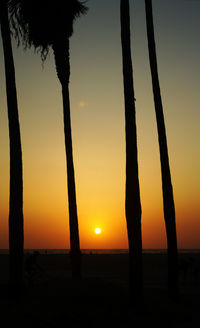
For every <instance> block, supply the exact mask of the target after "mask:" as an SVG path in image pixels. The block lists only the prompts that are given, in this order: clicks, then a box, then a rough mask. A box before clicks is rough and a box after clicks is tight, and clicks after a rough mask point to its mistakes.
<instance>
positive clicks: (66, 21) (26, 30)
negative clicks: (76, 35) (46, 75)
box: [9, 0, 87, 60]
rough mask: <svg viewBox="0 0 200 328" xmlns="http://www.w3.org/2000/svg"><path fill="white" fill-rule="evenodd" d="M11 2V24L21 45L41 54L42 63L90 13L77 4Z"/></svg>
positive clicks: (75, 0)
mask: <svg viewBox="0 0 200 328" xmlns="http://www.w3.org/2000/svg"><path fill="white" fill-rule="evenodd" d="M63 2H64V1H63V0H57V1H49V0H42V1H41V0H29V1H27V0H10V1H9V9H10V13H11V23H12V27H13V28H14V31H15V36H16V38H17V40H18V42H20V41H22V43H23V44H24V46H25V47H31V46H34V47H35V48H38V49H39V50H40V51H41V57H42V59H43V60H45V59H46V56H47V54H48V51H49V47H51V46H52V45H53V44H54V43H55V42H56V43H58V42H59V41H60V42H63V40H65V39H66V40H67V39H68V38H69V37H70V36H71V35H72V34H73V22H74V20H75V19H76V18H77V17H79V16H80V15H81V14H84V13H85V12H86V11H87V7H86V6H85V5H84V4H83V3H81V2H80V1H78V0H67V5H66V6H65V4H64V3H63Z"/></svg>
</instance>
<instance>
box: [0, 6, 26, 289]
mask: <svg viewBox="0 0 200 328" xmlns="http://www.w3.org/2000/svg"><path fill="white" fill-rule="evenodd" d="M0 24H1V35H2V40H3V52H4V62H5V76H6V93H7V108H8V123H9V140H10V200H9V254H10V284H11V286H12V287H19V286H20V285H21V283H22V281H23V251H24V232H23V176H22V149H21V137H20V125H19V117H18V104H17V91H16V83H15V68H14V61H13V53H12V45H11V37H10V26H9V20H8V8H7V0H1V2H0Z"/></svg>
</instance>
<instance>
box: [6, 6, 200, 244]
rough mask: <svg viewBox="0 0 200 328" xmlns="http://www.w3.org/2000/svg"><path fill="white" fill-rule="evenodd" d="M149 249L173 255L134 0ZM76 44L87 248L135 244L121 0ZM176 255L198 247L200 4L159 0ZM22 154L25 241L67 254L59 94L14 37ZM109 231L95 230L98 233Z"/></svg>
mask: <svg viewBox="0 0 200 328" xmlns="http://www.w3.org/2000/svg"><path fill="white" fill-rule="evenodd" d="M129 2H130V16H131V46H132V61H133V79H134V88H135V97H136V120H137V136H138V163H139V181H140V192H141V205H142V238H143V248H145V249H146V248H166V234H165V224H164V215H163V204H162V186H161V170H160V159H159V148H158V138H157V127H156V119H155V110H154V103H153V95H152V84H151V75H150V67H149V59H148V48H147V37H146V23H145V8H144V1H143V0H134V1H133V0H130V1H129ZM87 6H88V8H89V10H88V13H87V14H86V15H85V16H83V17H81V18H79V19H78V20H77V21H76V22H75V24H74V34H73V36H72V37H71V39H70V63H71V77H70V102H71V124H72V138H73V140H72V142H73V154H74V166H75V178H76V191H77V207H78V220H79V233H80V245H81V248H82V249H86V248H90V249H96V248H100V249H102V248H105V249H109V248H127V246H128V243H127V230H126V219H125V122H124V97H123V79H122V58H121V40H120V12H119V10H120V1H119V0H88V2H87ZM153 14H154V28H155V38H156V48H157V59H158V70H159V79H160V87H161V94H162V100H163V108H164V115H165V123H166V131H167V138H168V150H169V158H170V167H171V175H172V183H173V190H174V200H175V208H176V224H177V237H178V247H179V248H200V239H199V235H200V201H199V195H200V175H199V168H200V147H199V142H200V129H199V123H200V111H199V109H200V90H199V87H200V64H199V58H200V38H199V31H200V1H199V0H168V1H165V0H153ZM12 42H13V43H12V45H13V55H14V61H15V70H16V71H15V72H16V84H17V93H18V105H19V118H20V127H21V139H22V150H23V179H24V239H25V240H24V242H25V244H24V246H25V248H30V249H34V248H45V249H48V248H51V249H65V248H69V218H68V199H67V185H66V184H67V181H66V159H65V147H64V130H63V113H62V98H61V87H60V84H59V82H58V80H57V76H56V72H55V65H54V57H53V54H52V51H50V53H49V56H48V57H47V60H46V62H45V63H43V64H42V62H41V58H40V55H39V54H38V53H36V52H35V51H34V50H33V49H28V50H26V51H24V50H23V49H22V48H20V47H19V48H17V45H16V42H15V40H13V41H12ZM4 74H5V73H4V62H3V51H2V39H1V38H0V181H1V182H0V248H8V213H9V134H8V119H7V105H6V91H5V77H4ZM97 227H99V228H101V231H102V232H101V234H98V235H97V234H95V233H94V230H95V228H97Z"/></svg>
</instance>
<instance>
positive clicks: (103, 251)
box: [0, 248, 200, 255]
mask: <svg viewBox="0 0 200 328" xmlns="http://www.w3.org/2000/svg"><path fill="white" fill-rule="evenodd" d="M35 250H37V251H39V252H40V253H41V254H44V255H45V254H49V255H54V254H55V255H56V254H69V251H70V250H69V249H38V248H35V249H25V250H24V253H25V254H28V253H32V252H34V251H35ZM81 252H82V254H128V249H82V250H81ZM178 253H179V254H199V253H200V249H179V250H178ZM8 254H9V250H8V249H0V255H8ZM143 254H167V249H143Z"/></svg>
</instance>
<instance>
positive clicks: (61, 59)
mask: <svg viewBox="0 0 200 328" xmlns="http://www.w3.org/2000/svg"><path fill="white" fill-rule="evenodd" d="M53 51H54V56H55V63H56V70H57V75H58V78H59V80H60V83H61V86H62V97H63V119H64V133H65V149H66V163H67V186H68V204H69V226H70V248H71V250H70V255H71V263H72V276H73V277H74V278H80V277H81V251H80V245H79V229H78V215H77V205H76V187H75V175H74V163H73V150H72V135H71V119H70V99H69V77H70V64H69V40H68V41H67V42H66V44H65V45H64V44H63V43H55V44H54V46H53Z"/></svg>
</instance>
